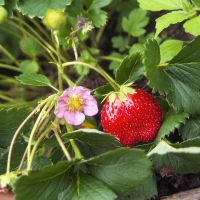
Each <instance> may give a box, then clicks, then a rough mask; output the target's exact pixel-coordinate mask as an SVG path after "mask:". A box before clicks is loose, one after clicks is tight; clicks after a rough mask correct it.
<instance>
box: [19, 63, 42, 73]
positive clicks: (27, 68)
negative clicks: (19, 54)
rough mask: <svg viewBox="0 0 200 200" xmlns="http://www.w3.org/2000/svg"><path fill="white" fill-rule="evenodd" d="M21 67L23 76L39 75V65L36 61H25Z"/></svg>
mask: <svg viewBox="0 0 200 200" xmlns="http://www.w3.org/2000/svg"><path fill="white" fill-rule="evenodd" d="M19 67H20V69H21V70H22V73H23V74H29V73H37V72H38V71H39V65H38V63H37V62H36V61H35V60H23V61H22V62H21V63H20V65H19Z"/></svg>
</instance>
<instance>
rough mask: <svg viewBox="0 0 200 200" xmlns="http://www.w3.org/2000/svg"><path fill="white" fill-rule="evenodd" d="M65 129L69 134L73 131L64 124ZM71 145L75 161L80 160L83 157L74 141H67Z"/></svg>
mask: <svg viewBox="0 0 200 200" xmlns="http://www.w3.org/2000/svg"><path fill="white" fill-rule="evenodd" d="M66 128H67V132H68V133H70V132H73V131H74V129H73V127H72V126H71V125H70V124H66ZM69 141H70V143H71V145H72V148H73V150H74V153H75V158H77V159H80V158H82V157H83V156H82V155H81V153H80V151H79V148H78V147H77V145H76V143H75V141H74V139H69Z"/></svg>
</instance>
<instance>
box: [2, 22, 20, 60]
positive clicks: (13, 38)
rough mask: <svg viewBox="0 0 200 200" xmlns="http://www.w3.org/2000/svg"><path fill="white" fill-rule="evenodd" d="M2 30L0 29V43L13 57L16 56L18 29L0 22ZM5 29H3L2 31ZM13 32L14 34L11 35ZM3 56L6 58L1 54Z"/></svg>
mask: <svg viewBox="0 0 200 200" xmlns="http://www.w3.org/2000/svg"><path fill="white" fill-rule="evenodd" d="M1 28H2V30H0V44H1V45H2V46H3V47H4V48H5V49H6V50H7V51H8V52H9V53H11V55H13V56H14V57H17V56H18V52H19V38H18V37H17V36H20V35H19V34H18V33H19V31H18V30H17V29H16V28H15V27H14V26H11V25H9V24H7V23H3V24H1ZM4 29H5V31H3V30H4ZM12 33H15V34H16V35H13V34H12ZM3 57H4V58H6V59H7V58H8V57H7V56H6V55H4V54H3Z"/></svg>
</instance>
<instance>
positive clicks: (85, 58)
mask: <svg viewBox="0 0 200 200" xmlns="http://www.w3.org/2000/svg"><path fill="white" fill-rule="evenodd" d="M90 51H91V53H92V54H94V55H95V54H97V53H98V50H97V49H90ZM78 61H81V62H85V63H87V64H90V65H93V66H95V65H96V64H97V62H96V60H95V59H94V57H93V56H92V55H91V54H90V53H89V52H88V51H86V50H84V51H82V52H81V55H80V57H79V58H78ZM76 70H77V72H78V73H79V74H80V75H87V74H88V73H89V72H90V68H88V67H85V66H81V65H76Z"/></svg>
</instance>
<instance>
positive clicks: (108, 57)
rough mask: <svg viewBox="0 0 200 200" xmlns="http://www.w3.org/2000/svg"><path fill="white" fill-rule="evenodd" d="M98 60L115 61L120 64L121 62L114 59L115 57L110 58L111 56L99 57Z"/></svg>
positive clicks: (118, 59)
mask: <svg viewBox="0 0 200 200" xmlns="http://www.w3.org/2000/svg"><path fill="white" fill-rule="evenodd" d="M98 58H99V59H102V60H110V61H117V62H120V63H121V62H122V61H123V60H122V59H120V58H115V57H112V56H99V57H98Z"/></svg>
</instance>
